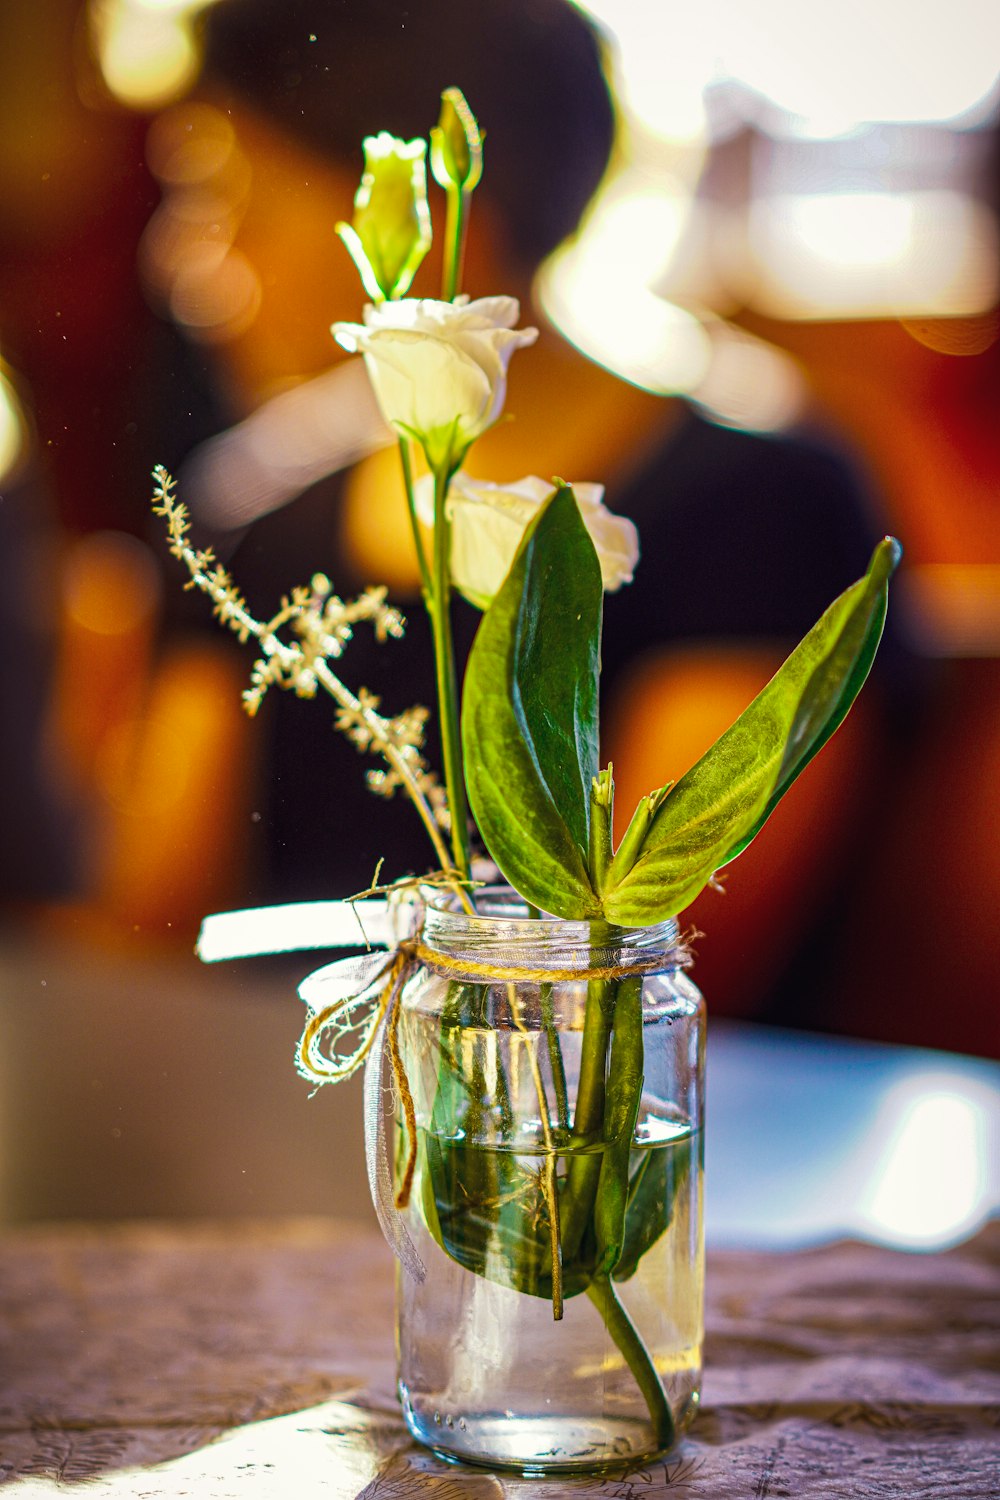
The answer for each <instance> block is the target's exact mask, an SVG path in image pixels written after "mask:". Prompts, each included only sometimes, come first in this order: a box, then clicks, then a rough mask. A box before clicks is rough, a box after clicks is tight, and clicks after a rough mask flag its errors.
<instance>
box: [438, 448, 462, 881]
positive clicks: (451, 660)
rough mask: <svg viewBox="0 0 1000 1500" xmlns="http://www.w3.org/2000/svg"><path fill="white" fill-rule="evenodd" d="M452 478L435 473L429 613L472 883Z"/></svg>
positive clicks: (452, 791)
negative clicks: (454, 624)
mask: <svg viewBox="0 0 1000 1500" xmlns="http://www.w3.org/2000/svg"><path fill="white" fill-rule="evenodd" d="M450 479H451V475H450V473H449V472H448V470H447V468H443V469H437V470H435V473H434V566H433V575H432V587H431V592H430V596H429V598H428V609H429V610H430V615H431V628H432V630H433V634H434V668H435V674H436V678H437V698H438V715H439V720H440V730H441V758H442V761H443V763H444V782H445V787H446V789H447V792H448V807H449V809H450V811H451V848H452V857H453V863H454V865H455V868H456V869H457V870H458V871H459V872H460V873H461V875H462V877H463V878H464V879H466V880H468V879H469V875H470V870H471V864H472V856H471V849H470V840H469V808H468V802H467V800H466V794H465V777H464V775H463V772H462V753H461V741H460V739H459V728H458V674H457V672H456V670H455V644H454V641H453V639H452V633H451V584H450V580H449V575H448V557H449V553H450V550H451V525H450V523H449V520H448V514H447V506H446V503H445V502H446V500H447V496H448V484H449V482H450Z"/></svg>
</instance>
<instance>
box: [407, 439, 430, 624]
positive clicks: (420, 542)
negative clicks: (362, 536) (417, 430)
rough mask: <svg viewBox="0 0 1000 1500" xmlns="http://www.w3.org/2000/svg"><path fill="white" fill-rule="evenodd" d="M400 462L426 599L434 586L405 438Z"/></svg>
mask: <svg viewBox="0 0 1000 1500" xmlns="http://www.w3.org/2000/svg"><path fill="white" fill-rule="evenodd" d="M399 461H400V463H401V465H402V468H403V484H404V486H405V488H406V505H407V509H408V510H409V512H410V530H411V531H412V533H413V545H414V548H415V549H416V554H417V562H418V564H419V566H420V581H421V583H422V584H423V589H424V597H425V598H426V597H427V596H428V595H429V594H430V593H431V589H432V587H433V585H432V580H431V570H430V566H429V564H428V562H427V553H426V552H425V551H424V539H423V537H422V536H421V535H420V523H419V522H418V520H417V506H416V502H415V501H414V498H413V461H412V459H411V457H410V444H409V441H408V440H407V439H406V438H405V437H401V438H400V439H399Z"/></svg>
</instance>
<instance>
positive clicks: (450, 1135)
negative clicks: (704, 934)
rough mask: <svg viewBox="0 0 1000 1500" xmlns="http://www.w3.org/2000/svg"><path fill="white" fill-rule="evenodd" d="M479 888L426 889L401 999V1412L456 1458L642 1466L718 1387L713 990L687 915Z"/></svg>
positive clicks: (529, 1468)
mask: <svg viewBox="0 0 1000 1500" xmlns="http://www.w3.org/2000/svg"><path fill="white" fill-rule="evenodd" d="M476 904H477V908H478V910H477V914H476V915H475V916H471V915H467V914H466V913H465V912H463V911H462V910H461V909H457V908H456V906H455V904H454V903H452V902H450V901H445V900H438V901H436V902H435V903H434V904H432V905H430V906H429V908H428V909H427V912H426V916H425V921H424V927H423V932H422V937H421V952H420V958H421V964H420V967H419V968H418V969H417V970H416V971H415V972H414V974H413V975H412V976H411V977H410V979H409V980H408V981H407V983H406V985H405V987H404V989H403V992H402V996H401V999H400V1008H399V1017H398V1027H397V1035H398V1048H399V1060H400V1063H401V1074H400V1077H401V1079H402V1080H403V1087H404V1088H405V1089H406V1090H408V1092H409V1094H410V1101H408V1103H412V1113H411V1123H413V1124H415V1130H414V1131H413V1139H412V1140H411V1139H410V1135H409V1133H408V1132H406V1131H405V1129H404V1128H403V1126H400V1130H399V1135H398V1138H397V1152H396V1185H397V1194H398V1199H397V1201H399V1202H400V1203H401V1204H402V1205H403V1215H404V1223H405V1225H406V1228H407V1230H408V1233H409V1236H410V1238H411V1240H412V1242H413V1245H414V1248H415V1249H416V1252H417V1254H418V1256H419V1257H420V1260H421V1261H422V1263H423V1266H424V1268H425V1275H424V1279H423V1280H422V1281H419V1280H418V1279H416V1278H415V1277H414V1276H412V1275H411V1274H408V1273H407V1272H406V1271H405V1270H403V1269H402V1268H401V1269H400V1270H399V1271H398V1273H397V1274H398V1283H397V1346H398V1360H399V1391H400V1397H401V1400H402V1404H403V1410H404V1413H405V1416H406V1421H407V1423H408V1425H409V1428H410V1430H411V1432H412V1433H413V1434H414V1436H415V1437H416V1438H418V1439H419V1440H420V1441H421V1442H423V1443H425V1444H427V1445H429V1446H430V1447H431V1448H432V1449H434V1451H435V1452H436V1453H438V1454H439V1455H440V1456H441V1457H443V1458H446V1459H449V1460H453V1461H464V1462H468V1463H474V1464H482V1465H487V1466H489V1467H493V1468H506V1469H512V1470H515V1471H518V1472H520V1473H523V1474H546V1473H554V1472H566V1471H571V1470H583V1471H587V1472H601V1471H603V1470H613V1469H617V1468H622V1467H625V1466H628V1465H630V1464H633V1463H635V1462H637V1461H640V1460H644V1459H648V1458H651V1457H652V1456H654V1455H655V1454H658V1453H662V1452H665V1451H666V1450H667V1449H669V1448H670V1447H671V1446H672V1444H673V1443H674V1442H675V1440H676V1438H677V1436H678V1434H679V1433H680V1432H681V1431H682V1430H683V1428H684V1427H685V1426H686V1425H687V1424H688V1423H689V1422H690V1420H691V1419H692V1417H693V1415H694V1411H695V1408H696V1405H697V1402H698V1394H699V1386H700V1379H701V1359H702V1353H701V1351H702V1337H703V1316H702V1306H703V1242H702V1162H703V1152H702V1100H703V1081H704V1066H703V1060H704V1007H703V1003H702V1000H701V996H700V995H699V993H698V990H697V989H696V988H695V986H694V985H693V984H692V983H691V981H690V980H689V979H688V978H687V976H686V974H685V973H684V971H683V963H684V953H683V950H682V949H681V947H680V945H679V944H678V940H677V930H676V926H675V925H674V924H673V923H664V924H661V925H659V926H656V927H649V928H640V929H625V928H619V927H612V926H610V925H608V924H606V923H597V922H568V921H562V920H558V919H555V918H549V917H544V916H543V917H533V916H532V915H531V914H530V913H529V911H528V910H527V909H526V908H525V906H524V904H523V903H522V902H521V901H520V898H519V897H517V896H516V895H514V894H513V893H512V892H510V891H507V890H494V891H487V892H478V893H477V896H476ZM402 1113H403V1112H402V1111H401V1114H402Z"/></svg>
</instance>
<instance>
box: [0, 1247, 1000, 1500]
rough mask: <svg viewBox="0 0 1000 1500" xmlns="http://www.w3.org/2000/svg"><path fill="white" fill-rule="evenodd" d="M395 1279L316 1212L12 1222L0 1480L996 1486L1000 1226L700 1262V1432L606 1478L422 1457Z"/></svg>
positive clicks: (576, 1491) (587, 1488) (828, 1497)
mask: <svg viewBox="0 0 1000 1500" xmlns="http://www.w3.org/2000/svg"><path fill="white" fill-rule="evenodd" d="M392 1287H393V1274H392V1265H391V1260H390V1256H389V1252H388V1250H387V1249H386V1247H385V1246H384V1244H383V1243H382V1241H381V1240H380V1239H379V1238H378V1237H377V1236H376V1235H374V1234H372V1233H371V1232H370V1231H368V1230H366V1229H365V1228H363V1227H362V1226H359V1225H357V1224H348V1223H344V1222H340V1223H338V1222H335V1221H331V1220H320V1219H289V1220H269V1221H229V1222H221V1221H219V1222H214V1223H212V1222H204V1223H187V1224H183V1225H182V1224H178V1223H170V1222H145V1223H131V1224H130V1223H123V1224H105V1225H96V1224H62V1225H48V1226H45V1225H36V1226H25V1227H23V1228H14V1229H8V1230H7V1231H6V1232H5V1233H4V1234H3V1235H2V1236H0V1372H2V1373H0V1483H2V1482H5V1483H6V1485H7V1486H8V1487H9V1493H11V1494H12V1495H17V1496H19V1495H21V1494H23V1495H24V1496H26V1497H28V1496H42V1495H52V1494H57V1493H58V1494H67V1493H77V1492H78V1493H81V1494H83V1495H91V1494H93V1495H99V1496H107V1495H115V1496H141V1497H144V1500H161V1497H180V1496H191V1495H197V1496H199V1497H209V1500H228V1497H233V1500H236V1497H239V1500H261V1497H268V1500H271V1497H273V1500H278V1497H279V1496H280V1497H281V1500H287V1497H289V1496H293V1497H295V1500H301V1497H305V1500H308V1497H311V1496H313V1495H315V1496H322V1497H328V1500H362V1497H363V1500H422V1497H426V1500H504V1497H510V1500H563V1497H569V1496H577V1495H581V1496H582V1495H596V1496H606V1497H609V1500H645V1497H648V1500H654V1497H658V1496H661V1495H665V1496H675V1495H676V1496H678V1497H684V1500H767V1497H777V1496H794V1497H796V1500H813V1497H824V1500H851V1497H865V1500H871V1497H897V1496H898V1497H899V1500H925V1497H926V1500H932V1497H933V1500H980V1497H982V1500H986V1497H990V1500H995V1497H996V1496H997V1495H998V1494H1000V1447H998V1431H1000V1369H998V1350H1000V1225H997V1224H992V1225H989V1226H987V1227H986V1228H985V1229H983V1230H982V1231H981V1232H980V1233H979V1234H978V1235H977V1236H976V1237H975V1238H974V1239H972V1240H970V1241H969V1242H967V1243H966V1244H964V1245H961V1246H959V1247H957V1248H955V1249H951V1250H948V1251H944V1252H940V1253H937V1254H912V1253H905V1252H901V1251H896V1250H891V1249H887V1248H885V1247H884V1246H877V1245H871V1244H861V1243H855V1242H846V1243H839V1244H833V1245H826V1246H821V1247H817V1248H813V1249H806V1250H796V1251H788V1252H782V1253H779V1252H766V1251H728V1250H716V1251H713V1252H712V1253H711V1254H710V1256H709V1270H708V1302H707V1328H708V1334H707V1347H706V1359H707V1369H706V1379H705V1387H704V1399H703V1405H702V1409H701V1411H700V1413H699V1415H698V1417H697V1419H696V1422H695V1424H694V1427H693V1429H692V1430H691V1433H690V1434H689V1435H688V1437H687V1438H685V1440H684V1441H683V1443H682V1445H681V1447H680V1449H679V1450H678V1451H677V1452H676V1453H675V1454H674V1455H673V1456H672V1457H670V1458H669V1459H667V1460H666V1461H661V1462H658V1463H656V1464H653V1465H650V1466H649V1467H647V1468H646V1469H643V1470H641V1471H639V1472H636V1473H634V1474H631V1475H627V1476H619V1477H615V1478H605V1479H602V1480H598V1479H575V1480H561V1479H560V1480H544V1481H543V1480H523V1479H513V1478H510V1477H504V1476H500V1475H495V1474H492V1473H487V1472H485V1471H477V1470H458V1469H455V1468H451V1467H449V1466H448V1465H446V1464H444V1463H441V1462H439V1461H438V1460H437V1459H435V1458H434V1457H433V1456H432V1455H430V1454H428V1453H426V1452H424V1451H423V1450H420V1449H418V1448H417V1447H416V1446H415V1445H414V1444H413V1443H412V1441H411V1440H410V1439H409V1437H408V1434H407V1433H406V1430H405V1428H404V1426H403V1423H402V1419H401V1416H400V1412H399V1408H398V1405H397V1402H396V1399H395V1395H394V1389H393V1343H392V1295H393V1292H392ZM84 1481H86V1482H85V1483H84Z"/></svg>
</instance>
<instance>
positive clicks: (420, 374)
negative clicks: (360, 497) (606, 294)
mask: <svg viewBox="0 0 1000 1500" xmlns="http://www.w3.org/2000/svg"><path fill="white" fill-rule="evenodd" d="M519 315H520V307H519V306H518V303H517V301H516V300H515V298H513V297H482V298H480V299H479V300H478V301H476V302H470V301H469V299H468V297H457V298H456V299H455V301H454V302H435V301H433V300H431V299H430V298H423V299H416V298H404V299H401V300H400V301H397V302H383V303H381V304H380V305H379V306H378V307H372V306H368V307H366V308H365V312H364V318H365V321H364V324H360V323H334V325H333V334H334V337H335V338H336V339H337V342H338V343H339V344H342V345H343V347H344V348H345V349H348V350H350V352H351V353H352V354H363V355H364V357H365V364H366V365H367V367H368V374H369V376H370V378H371V382H372V386H373V387H374V390H375V395H376V397H377V398H378V403H379V405H380V406H381V408H382V414H383V416H384V417H385V419H386V421H387V422H389V423H390V424H391V425H392V426H393V427H395V428H397V429H398V430H399V431H400V432H403V433H405V434H406V435H407V436H408V437H413V438H416V439H417V441H418V442H420V443H421V445H422V446H423V449H424V452H425V454H426V456H427V462H428V463H429V464H430V466H431V468H432V469H435V470H440V469H442V468H451V467H453V466H454V465H455V464H457V463H459V462H460V461H461V458H462V455H463V454H464V453H465V451H466V450H467V448H468V447H469V445H470V443H473V442H474V441H475V439H476V438H477V437H479V435H480V433H483V432H485V431H486V429H487V427H490V426H492V424H493V423H494V422H495V421H496V419H497V417H498V416H499V415H500V412H501V410H502V409H503V403H504V397H505V395H506V393H507V366H508V364H509V363H510V359H511V355H512V354H513V353H514V350H515V349H520V348H523V347H524V346H525V345H526V344H533V343H534V341H535V339H536V338H537V337H538V330H537V328H515V327H514V324H515V323H516V322H517V320H518V317H519Z"/></svg>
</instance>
